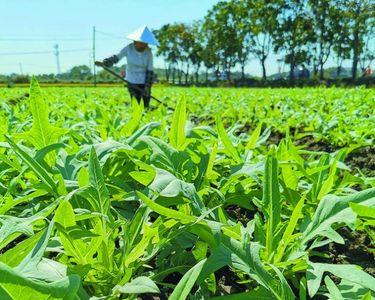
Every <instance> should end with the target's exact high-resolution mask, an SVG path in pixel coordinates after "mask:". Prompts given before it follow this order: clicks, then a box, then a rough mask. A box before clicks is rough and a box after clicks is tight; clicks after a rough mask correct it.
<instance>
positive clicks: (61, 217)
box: [55, 200, 76, 228]
mask: <svg viewBox="0 0 375 300" xmlns="http://www.w3.org/2000/svg"><path fill="white" fill-rule="evenodd" d="M55 222H56V223H59V224H60V225H61V226H63V227H64V228H66V227H70V226H74V225H76V221H75V216H74V210H73V207H72V205H71V204H70V203H69V201H68V200H63V201H61V202H60V205H59V207H58V208H57V209H56V212H55Z"/></svg>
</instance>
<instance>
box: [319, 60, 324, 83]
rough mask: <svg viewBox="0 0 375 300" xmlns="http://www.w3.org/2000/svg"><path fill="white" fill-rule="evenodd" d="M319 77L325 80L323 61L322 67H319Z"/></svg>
mask: <svg viewBox="0 0 375 300" xmlns="http://www.w3.org/2000/svg"><path fill="white" fill-rule="evenodd" d="M319 79H320V80H324V65H323V64H322V63H321V64H320V69H319Z"/></svg>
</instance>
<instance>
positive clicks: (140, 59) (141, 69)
mask: <svg viewBox="0 0 375 300" xmlns="http://www.w3.org/2000/svg"><path fill="white" fill-rule="evenodd" d="M127 38H128V39H130V40H133V43H131V44H129V45H127V46H125V48H123V49H122V50H121V51H120V53H118V54H117V55H113V56H111V57H109V58H106V59H104V60H103V64H104V65H105V66H106V67H111V66H112V65H114V64H115V63H117V62H118V61H119V60H121V59H122V58H124V57H126V61H127V63H126V70H125V79H126V80H127V81H128V82H129V83H130V84H129V85H128V90H129V93H130V97H131V98H133V97H135V98H136V99H137V101H138V103H140V101H141V99H143V103H144V105H145V107H148V106H149V104H150V96H151V85H152V82H153V77H154V66H153V58H152V52H151V49H150V48H149V47H148V45H156V46H157V45H158V44H159V43H158V41H157V40H156V38H155V36H154V35H153V33H152V32H151V31H150V30H149V29H148V28H147V26H142V27H141V28H139V29H137V30H136V31H134V32H133V33H131V34H129V35H128V36H127Z"/></svg>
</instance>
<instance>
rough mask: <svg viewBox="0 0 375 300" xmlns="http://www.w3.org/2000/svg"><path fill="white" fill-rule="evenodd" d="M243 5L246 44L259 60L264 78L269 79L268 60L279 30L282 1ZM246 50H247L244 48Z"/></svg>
mask: <svg viewBox="0 0 375 300" xmlns="http://www.w3.org/2000/svg"><path fill="white" fill-rule="evenodd" d="M238 2H240V3H242V6H243V9H242V11H243V12H245V16H244V17H243V20H244V22H245V28H246V31H247V33H248V34H247V35H248V39H249V41H248V42H247V43H246V45H248V47H249V51H250V52H251V53H252V54H253V55H254V56H255V57H256V58H257V59H258V60H259V62H260V64H261V66H262V78H263V80H266V79H267V72H266V64H265V63H266V60H267V57H268V56H269V54H270V52H271V50H272V46H273V37H272V36H273V35H274V33H275V30H276V28H277V14H278V11H279V10H280V1H275V0H258V1H253V0H247V1H241V0H238ZM244 49H246V48H244Z"/></svg>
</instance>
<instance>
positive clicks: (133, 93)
mask: <svg viewBox="0 0 375 300" xmlns="http://www.w3.org/2000/svg"><path fill="white" fill-rule="evenodd" d="M128 91H129V94H130V97H131V98H133V97H134V98H135V99H137V101H138V103H140V102H141V99H143V104H144V105H145V107H148V106H149V105H150V96H147V93H146V85H144V84H129V85H128Z"/></svg>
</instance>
